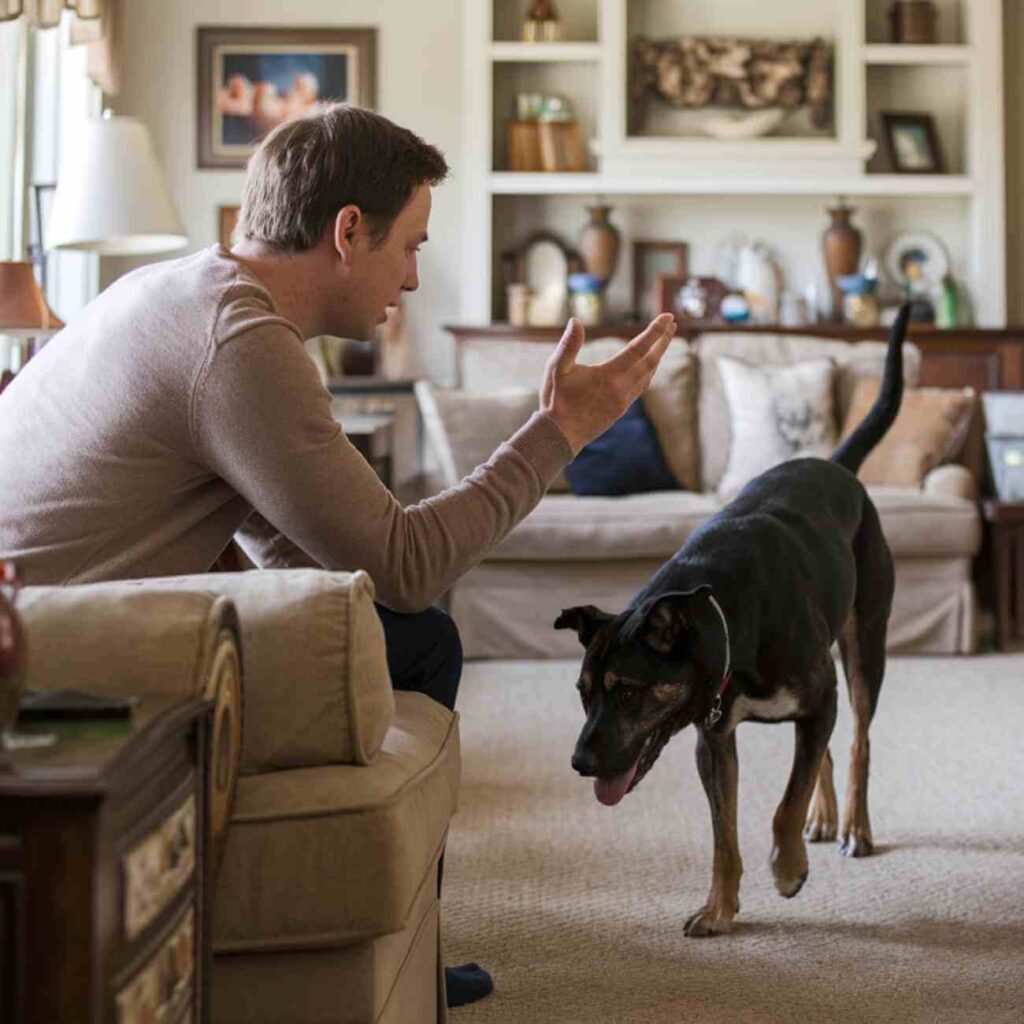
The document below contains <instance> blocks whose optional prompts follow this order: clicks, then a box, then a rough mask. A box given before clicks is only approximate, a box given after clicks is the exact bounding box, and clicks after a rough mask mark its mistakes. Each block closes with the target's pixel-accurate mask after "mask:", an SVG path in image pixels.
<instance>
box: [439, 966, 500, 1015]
mask: <svg viewBox="0 0 1024 1024" xmlns="http://www.w3.org/2000/svg"><path fill="white" fill-rule="evenodd" d="M444 984H445V990H446V991H447V994H448V1006H449V1007H452V1006H465V1005H466V1003H475V1002H476V1001H477V1000H478V999H483V997H484V996H489V995H490V994H491V993H492V992H493V991H494V982H493V981H492V980H491V976H490V974H488V972H487V971H485V970H484V969H483V968H482V967H481V966H480V965H479V964H462V965H461V966H460V967H446V968H445V969H444Z"/></svg>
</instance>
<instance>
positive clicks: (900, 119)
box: [882, 113, 946, 174]
mask: <svg viewBox="0 0 1024 1024" xmlns="http://www.w3.org/2000/svg"><path fill="white" fill-rule="evenodd" d="M882 126H883V128H884V130H885V142H886V145H887V146H888V149H889V158H890V160H891V161H892V169H893V170H894V171H895V172H896V173H897V174H944V173H945V170H946V166H945V161H944V160H943V158H942V148H941V147H940V145H939V136H938V133H937V132H936V130H935V120H934V118H933V117H932V115H931V114H893V113H883V114H882Z"/></svg>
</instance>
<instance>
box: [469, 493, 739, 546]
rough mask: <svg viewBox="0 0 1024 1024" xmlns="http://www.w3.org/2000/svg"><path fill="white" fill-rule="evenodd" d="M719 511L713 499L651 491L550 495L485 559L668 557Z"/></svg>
mask: <svg viewBox="0 0 1024 1024" xmlns="http://www.w3.org/2000/svg"><path fill="white" fill-rule="evenodd" d="M719 508H721V504H720V502H719V501H718V499H717V498H716V497H715V496H714V495H713V494H695V493H693V492H691V491H655V492H653V493H650V494H631V495H627V496H625V497H621V498H586V497H584V498H580V497H576V496H574V495H570V494H549V495H547V496H546V497H544V498H542V499H541V502H540V504H539V505H538V506H537V507H536V509H534V511H533V512H532V513H531V514H530V515H529V516H527V518H526V519H524V520H523V521H522V522H521V523H520V524H519V525H518V526H517V527H516V528H515V529H514V530H513V531H512V532H511V533H510V534H509V535H508V536H507V537H506V538H505V539H504V540H503V541H502V542H501V544H499V545H498V546H497V547H496V548H495V549H494V550H493V551H492V552H491V553H490V555H488V559H499V560H503V561H534V560H549V559H550V560H555V561H590V560H593V559H619V558H663V557H668V556H669V555H671V554H672V553H673V552H674V551H675V550H676V549H677V548H678V547H679V546H680V545H681V544H682V543H683V541H684V540H686V538H687V537H689V536H690V534H691V533H692V532H693V531H694V530H695V529H696V528H697V527H698V526H699V525H700V524H701V523H702V522H703V521H704V520H705V519H707V518H708V516H711V515H713V514H714V513H715V512H717V511H718V510H719Z"/></svg>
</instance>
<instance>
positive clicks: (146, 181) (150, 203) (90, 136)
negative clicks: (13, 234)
mask: <svg viewBox="0 0 1024 1024" xmlns="http://www.w3.org/2000/svg"><path fill="white" fill-rule="evenodd" d="M45 242H46V246H47V248H50V249H82V250H86V251H88V252H98V253H100V254H101V255H104V256H136V255H141V254H143V253H157V252H170V251H171V250H172V249H180V248H182V247H183V246H185V245H187V244H188V238H187V236H186V235H185V230H184V228H183V227H182V224H181V219H180V218H179V217H178V211H177V210H176V209H175V208H174V203H173V202H171V194H170V191H169V190H168V188H167V181H166V180H165V178H164V175H163V171H161V169H160V165H159V164H158V163H157V159H156V154H155V153H154V152H153V145H152V143H151V142H150V139H149V133H148V132H147V131H146V127H145V125H143V124H142V123H141V122H140V121H138V120H137V119H136V118H134V117H103V118H101V119H99V120H95V121H91V122H90V123H89V125H88V127H87V128H86V130H85V133H84V138H83V145H82V150H81V153H80V154H76V155H75V156H74V157H73V158H72V159H70V160H66V161H65V162H64V167H63V171H62V173H61V177H60V181H59V182H58V183H57V191H56V193H55V195H54V197H53V212H52V214H51V216H50V222H49V225H48V226H47V231H46V236H45Z"/></svg>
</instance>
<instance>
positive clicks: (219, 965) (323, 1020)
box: [211, 860, 447, 1024]
mask: <svg viewBox="0 0 1024 1024" xmlns="http://www.w3.org/2000/svg"><path fill="white" fill-rule="evenodd" d="M439 910H440V907H439V904H438V899H437V862H436V860H435V862H434V864H433V866H432V868H431V870H430V871H429V872H428V874H427V877H426V878H425V879H424V882H423V885H422V886H421V888H420V891H419V893H418V894H417V897H416V902H415V905H414V907H413V910H412V912H411V913H410V915H409V922H408V924H407V925H406V927H405V928H403V929H402V930H401V931H398V932H392V933H390V934H388V935H381V936H378V937H376V938H374V939H369V940H367V941H365V942H359V943H355V944H353V945H351V946H345V947H341V948H335V949H297V950H287V951H278V952H258V953H224V954H219V955H217V956H215V957H214V961H213V985H212V989H213V992H212V995H213V1012H212V1014H211V1019H212V1021H213V1024H283V1022H285V1021H287V1022H288V1024H314V1022H315V1024H443V1022H444V1021H445V1020H446V1019H447V1014H446V1011H445V1008H444V981H443V974H442V972H441V968H440V941H439V932H440V919H439Z"/></svg>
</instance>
